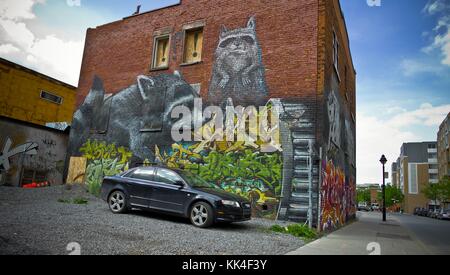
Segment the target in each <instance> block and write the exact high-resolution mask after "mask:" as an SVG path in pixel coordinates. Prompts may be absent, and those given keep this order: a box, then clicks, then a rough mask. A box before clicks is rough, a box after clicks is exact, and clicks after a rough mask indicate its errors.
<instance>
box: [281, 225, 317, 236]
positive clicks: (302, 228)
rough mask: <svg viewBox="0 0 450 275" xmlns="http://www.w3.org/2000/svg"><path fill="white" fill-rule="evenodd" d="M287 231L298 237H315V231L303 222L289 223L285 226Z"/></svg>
mask: <svg viewBox="0 0 450 275" xmlns="http://www.w3.org/2000/svg"><path fill="white" fill-rule="evenodd" d="M287 231H288V232H289V234H291V235H293V236H295V237H299V238H305V239H315V238H316V237H317V233H316V231H314V230H313V229H311V228H309V227H308V226H306V225H303V224H291V225H289V226H288V227H287Z"/></svg>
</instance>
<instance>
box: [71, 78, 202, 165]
mask: <svg viewBox="0 0 450 275" xmlns="http://www.w3.org/2000/svg"><path fill="white" fill-rule="evenodd" d="M196 97H198V95H197V93H196V92H195V91H194V90H193V89H192V87H191V86H190V85H189V84H187V83H186V82H185V81H184V80H183V79H182V77H181V76H180V75H179V74H178V73H175V74H174V75H168V74H163V75H159V76H155V77H148V76H138V77H137V83H136V84H134V85H131V86H130V87H128V88H126V89H124V90H122V91H121V92H119V93H117V94H115V95H106V94H105V91H104V89H103V84H102V81H101V80H100V79H99V78H97V77H96V78H95V80H94V84H93V86H92V89H91V91H90V92H89V94H88V96H87V97H86V99H85V101H84V103H83V104H82V105H81V106H80V108H79V109H78V110H77V111H76V113H75V115H74V118H73V122H72V131H71V137H70V144H69V152H70V155H71V156H76V155H79V148H80V147H81V146H82V145H83V144H84V143H85V142H86V141H87V140H88V139H93V140H95V139H96V140H103V141H106V142H108V143H115V144H116V145H118V146H125V147H127V148H130V150H131V151H132V152H133V156H134V158H135V159H134V162H137V163H138V162H142V161H143V160H145V159H148V160H153V159H154V153H153V150H152V149H153V147H152V146H154V145H155V144H159V145H171V144H172V143H173V140H172V137H171V129H172V125H173V124H174V123H176V122H177V120H176V119H172V118H171V112H172V110H173V109H174V108H175V107H176V106H181V105H183V106H186V107H188V108H190V109H191V110H192V109H193V107H194V99H195V98H196Z"/></svg>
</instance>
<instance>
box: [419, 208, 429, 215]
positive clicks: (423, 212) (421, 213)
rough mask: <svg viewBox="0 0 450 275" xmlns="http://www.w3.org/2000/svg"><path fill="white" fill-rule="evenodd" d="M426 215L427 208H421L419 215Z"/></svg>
mask: <svg viewBox="0 0 450 275" xmlns="http://www.w3.org/2000/svg"><path fill="white" fill-rule="evenodd" d="M427 215H428V209H426V208H422V209H421V210H420V212H419V216H423V217H426V216H427Z"/></svg>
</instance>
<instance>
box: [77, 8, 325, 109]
mask: <svg viewBox="0 0 450 275" xmlns="http://www.w3.org/2000/svg"><path fill="white" fill-rule="evenodd" d="M318 2H319V1H318V0H302V1H289V0H281V1H267V0H264V1H260V0H258V1H255V0H252V1H240V0H226V1H223V0H222V1H218V0H183V1H182V2H181V5H176V6H172V7H168V8H164V9H160V10H157V11H153V12H149V13H145V14H141V15H138V16H134V17H130V18H127V19H124V20H121V21H117V22H113V23H110V24H107V25H103V26H99V27H97V28H94V29H89V30H88V31H87V35H86V46H85V51H84V57H83V64H82V69H81V76H80V82H79V89H78V91H79V93H78V99H77V103H78V105H79V104H81V103H82V102H83V98H84V97H85V96H86V95H87V93H88V92H89V89H90V87H91V85H92V81H93V78H94V75H98V76H99V77H101V78H102V79H103V81H104V83H105V89H106V91H107V92H117V91H120V90H121V89H123V88H125V87H127V86H128V85H129V84H130V83H133V82H134V81H135V78H136V76H137V75H139V74H150V75H152V74H159V73H168V72H169V73H171V72H173V71H174V70H179V71H180V72H181V73H182V74H183V76H184V78H185V79H186V80H187V81H188V82H189V83H201V94H202V96H205V95H206V94H207V90H208V84H209V80H210V78H211V71H212V65H213V61H214V52H215V49H216V47H217V42H218V37H219V32H220V27H221V26H222V25H225V26H226V27H227V28H229V29H234V28H238V27H242V26H245V24H246V23H247V20H248V18H249V17H250V16H252V15H254V16H255V17H256V24H257V26H256V30H257V34H258V39H259V42H260V44H261V47H262V59H263V64H264V66H265V69H266V80H267V83H268V89H269V93H270V97H291V96H305V95H314V94H315V92H316V87H317V67H318V64H317V45H318V44H317V21H318V9H317V7H318ZM199 20H200V21H204V23H205V26H204V40H203V41H204V42H203V43H204V44H203V53H202V58H203V60H202V63H200V64H196V65H191V66H184V67H183V66H180V65H181V64H182V53H183V41H184V39H183V31H182V28H183V25H185V24H188V23H192V22H195V21H199ZM166 28H169V29H171V35H172V37H171V39H172V40H171V49H170V61H169V63H170V64H169V69H167V70H162V71H155V72H151V71H150V65H151V61H152V52H153V49H152V48H153V38H154V32H155V31H158V30H162V29H166Z"/></svg>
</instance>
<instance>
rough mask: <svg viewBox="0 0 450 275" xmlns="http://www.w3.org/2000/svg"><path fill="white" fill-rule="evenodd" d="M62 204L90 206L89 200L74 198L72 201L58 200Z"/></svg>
mask: <svg viewBox="0 0 450 275" xmlns="http://www.w3.org/2000/svg"><path fill="white" fill-rule="evenodd" d="M58 202H60V203H73V204H88V202H89V201H88V200H87V199H85V198H74V199H72V200H69V199H58Z"/></svg>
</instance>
